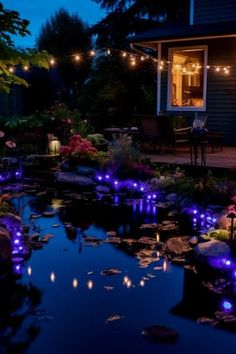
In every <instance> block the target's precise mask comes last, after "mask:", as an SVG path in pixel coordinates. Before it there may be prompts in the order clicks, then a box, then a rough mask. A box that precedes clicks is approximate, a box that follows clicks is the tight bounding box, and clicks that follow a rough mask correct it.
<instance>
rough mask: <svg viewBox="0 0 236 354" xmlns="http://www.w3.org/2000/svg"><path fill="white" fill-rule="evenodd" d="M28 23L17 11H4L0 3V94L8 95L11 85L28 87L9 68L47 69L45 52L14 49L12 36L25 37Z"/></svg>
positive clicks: (47, 57) (27, 32) (47, 58)
mask: <svg viewBox="0 0 236 354" xmlns="http://www.w3.org/2000/svg"><path fill="white" fill-rule="evenodd" d="M28 24H29V22H28V21H27V20H24V19H21V18H20V15H19V13H18V12H17V11H10V10H6V9H4V7H3V5H2V4H1V3H0V52H1V59H0V92H5V93H9V92H10V90H11V88H12V86H13V85H23V86H25V87H28V84H27V82H26V81H25V80H24V79H22V78H21V77H19V76H18V75H16V74H14V73H13V72H11V71H10V70H9V67H10V66H17V65H20V66H23V65H27V66H28V65H36V66H39V67H43V68H48V60H49V56H48V54H47V52H45V51H42V52H36V51H34V50H19V49H16V48H15V47H14V44H13V41H12V37H11V36H12V35H20V36H25V35H27V34H29V31H28V29H27V26H28Z"/></svg>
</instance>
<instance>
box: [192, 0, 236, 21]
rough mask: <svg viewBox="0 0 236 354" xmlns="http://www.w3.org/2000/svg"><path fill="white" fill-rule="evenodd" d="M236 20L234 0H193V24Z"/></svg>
mask: <svg viewBox="0 0 236 354" xmlns="http://www.w3.org/2000/svg"><path fill="white" fill-rule="evenodd" d="M234 20H236V1H235V0H224V1H223V0H195V5H194V24H200V23H214V22H215V23H216V22H226V21H234Z"/></svg>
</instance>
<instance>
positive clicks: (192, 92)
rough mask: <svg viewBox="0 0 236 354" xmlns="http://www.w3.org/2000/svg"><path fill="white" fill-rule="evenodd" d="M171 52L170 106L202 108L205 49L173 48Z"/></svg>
mask: <svg viewBox="0 0 236 354" xmlns="http://www.w3.org/2000/svg"><path fill="white" fill-rule="evenodd" d="M171 54H172V55H171V62H172V67H171V79H170V90H169V92H170V94H169V100H170V101H169V105H170V107H172V108H175V107H176V108H177V107H186V108H187V107H189V108H191V107H193V108H195V107H197V108H203V107H204V74H205V71H204V68H205V64H206V63H205V62H204V59H205V50H204V49H203V48H200V49H199V48H196V49H194V48H193V49H173V50H172V52H171Z"/></svg>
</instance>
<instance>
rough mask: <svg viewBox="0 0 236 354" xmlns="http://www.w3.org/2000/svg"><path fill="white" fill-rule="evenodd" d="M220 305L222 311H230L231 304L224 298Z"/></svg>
mask: <svg viewBox="0 0 236 354" xmlns="http://www.w3.org/2000/svg"><path fill="white" fill-rule="evenodd" d="M222 307H223V310H224V311H231V310H232V308H233V305H232V303H231V302H230V301H228V300H224V301H223V303H222Z"/></svg>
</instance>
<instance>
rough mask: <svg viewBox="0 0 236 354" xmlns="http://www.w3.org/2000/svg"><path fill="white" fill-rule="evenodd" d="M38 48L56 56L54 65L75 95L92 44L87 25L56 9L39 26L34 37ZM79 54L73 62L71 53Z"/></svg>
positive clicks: (85, 67)
mask: <svg viewBox="0 0 236 354" xmlns="http://www.w3.org/2000/svg"><path fill="white" fill-rule="evenodd" d="M37 47H38V49H39V50H42V49H44V50H48V51H49V52H50V54H52V55H53V56H55V58H56V68H57V71H58V75H59V77H60V79H61V80H62V81H63V85H64V86H65V88H67V92H70V93H72V95H74V97H75V96H76V94H77V91H80V89H81V85H82V84H83V82H84V81H85V79H86V78H87V75H88V70H89V66H90V58H89V50H90V47H91V40H90V35H89V33H88V27H87V25H86V24H85V23H84V22H83V21H82V20H81V19H80V18H79V16H78V15H76V14H74V15H70V14H69V13H68V12H67V11H66V10H64V9H60V10H59V11H57V12H56V13H55V14H54V15H53V16H52V17H51V18H50V19H49V20H48V21H47V22H46V23H45V24H44V25H43V26H42V28H41V31H40V34H39V36H38V39H37ZM76 53H78V54H82V55H81V60H80V61H78V62H77V63H76V61H75V57H74V55H75V54H76Z"/></svg>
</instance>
